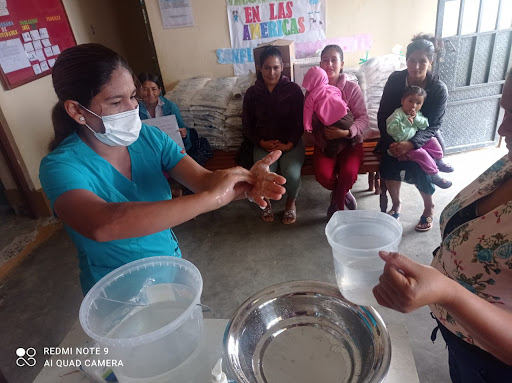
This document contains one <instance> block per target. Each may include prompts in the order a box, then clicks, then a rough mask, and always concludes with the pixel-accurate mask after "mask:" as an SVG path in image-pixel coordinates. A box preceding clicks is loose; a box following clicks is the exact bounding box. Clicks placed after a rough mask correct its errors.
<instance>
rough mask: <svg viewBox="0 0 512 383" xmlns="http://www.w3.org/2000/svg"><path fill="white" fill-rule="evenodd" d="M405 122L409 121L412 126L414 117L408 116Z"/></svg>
mask: <svg viewBox="0 0 512 383" xmlns="http://www.w3.org/2000/svg"><path fill="white" fill-rule="evenodd" d="M407 120H409V122H410V123H411V125H412V124H414V117H413V116H409V117H407Z"/></svg>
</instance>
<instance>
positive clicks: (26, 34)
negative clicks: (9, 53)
mask: <svg viewBox="0 0 512 383" xmlns="http://www.w3.org/2000/svg"><path fill="white" fill-rule="evenodd" d="M21 36H23V42H25V43H28V42H29V41H32V37H30V32H24V33H22V34H21Z"/></svg>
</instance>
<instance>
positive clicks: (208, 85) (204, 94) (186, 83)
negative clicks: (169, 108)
mask: <svg viewBox="0 0 512 383" xmlns="http://www.w3.org/2000/svg"><path fill="white" fill-rule="evenodd" d="M253 77H254V75H252V76H251V75H249V76H244V77H240V78H238V77H220V78H215V79H210V78H205V77H200V78H192V79H187V80H183V81H180V83H179V84H178V85H177V86H176V87H175V88H174V89H173V90H172V91H170V92H168V93H167V94H166V95H165V97H166V98H167V99H169V100H171V101H173V102H174V103H176V104H177V105H178V107H179V109H180V111H181V114H182V116H183V120H184V122H185V124H186V125H187V126H188V127H189V128H195V129H196V130H197V133H198V134H199V136H201V137H205V138H206V139H207V140H208V142H209V143H210V145H211V147H212V148H213V149H220V150H234V149H236V148H238V147H239V146H240V144H241V142H242V122H241V121H242V119H241V115H242V105H243V94H245V91H246V90H247V88H248V87H249V86H251V85H252V84H253V83H254V79H253ZM251 81H252V83H251Z"/></svg>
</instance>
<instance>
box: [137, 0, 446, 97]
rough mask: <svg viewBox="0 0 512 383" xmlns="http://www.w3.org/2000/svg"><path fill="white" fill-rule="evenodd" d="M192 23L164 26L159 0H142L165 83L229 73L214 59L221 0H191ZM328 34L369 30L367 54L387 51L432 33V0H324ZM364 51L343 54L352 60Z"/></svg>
mask: <svg viewBox="0 0 512 383" xmlns="http://www.w3.org/2000/svg"><path fill="white" fill-rule="evenodd" d="M191 4H192V8H193V14H194V21H195V26H194V27H191V28H180V29H163V27H162V20H161V15H160V8H159V6H158V0H146V7H147V10H148V15H149V20H150V24H151V29H152V32H153V38H154V40H155V46H156V51H157V54H158V60H159V63H160V69H161V71H162V77H163V80H164V84H165V85H166V86H169V85H170V86H171V87H172V86H174V85H175V84H176V82H177V81H179V80H181V79H184V78H189V77H193V76H199V75H201V76H209V77H220V76H231V75H233V69H232V65H227V64H218V63H217V57H216V55H215V51H216V50H217V49H219V48H229V47H230V45H231V44H230V39H229V29H228V21H227V11H226V1H225V0H191ZM326 14H327V20H326V35H327V38H328V39H330V38H336V37H344V36H353V35H356V34H363V33H369V34H371V35H372V37H373V47H372V49H371V50H370V52H369V53H370V56H379V55H383V54H386V53H390V52H391V48H392V47H393V46H394V45H395V44H401V45H402V46H404V48H405V46H407V44H408V42H409V41H410V39H411V38H412V36H413V35H415V34H417V33H419V32H430V33H433V32H434V29H435V23H436V14H437V0H424V1H422V2H414V3H413V2H412V1H411V0H352V1H349V0H326ZM365 53H366V52H352V53H347V54H346V55H345V64H346V65H348V66H353V65H356V64H358V63H359V59H360V58H363V57H365Z"/></svg>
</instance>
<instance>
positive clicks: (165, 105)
mask: <svg viewBox="0 0 512 383" xmlns="http://www.w3.org/2000/svg"><path fill="white" fill-rule="evenodd" d="M137 79H138V80H139V83H140V90H139V116H140V119H141V120H146V119H148V118H156V117H163V116H171V115H175V116H176V121H177V122H178V128H179V130H180V134H181V138H182V139H183V145H184V146H185V150H186V152H187V154H188V155H189V156H190V157H192V158H193V159H194V160H195V161H196V162H197V163H198V164H199V165H201V166H204V164H205V163H206V161H208V160H209V159H210V158H211V157H212V155H213V153H212V150H211V148H210V144H209V143H208V140H207V139H206V138H204V137H200V138H199V137H198V135H197V132H196V130H195V129H190V128H188V127H187V126H186V125H185V123H184V122H183V118H182V117H181V113H180V110H179V109H178V106H177V105H176V104H175V103H174V102H172V101H169V100H168V99H166V98H165V97H163V96H162V95H161V93H162V88H161V86H160V79H159V78H158V76H157V75H154V74H153V73H148V72H143V73H141V74H139V75H138V76H137Z"/></svg>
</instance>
